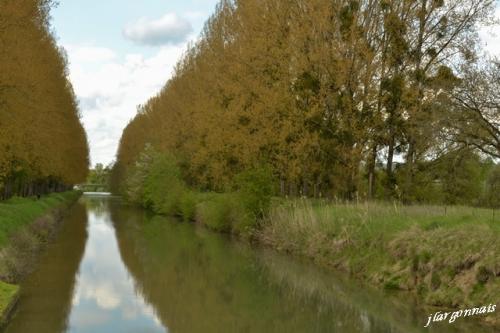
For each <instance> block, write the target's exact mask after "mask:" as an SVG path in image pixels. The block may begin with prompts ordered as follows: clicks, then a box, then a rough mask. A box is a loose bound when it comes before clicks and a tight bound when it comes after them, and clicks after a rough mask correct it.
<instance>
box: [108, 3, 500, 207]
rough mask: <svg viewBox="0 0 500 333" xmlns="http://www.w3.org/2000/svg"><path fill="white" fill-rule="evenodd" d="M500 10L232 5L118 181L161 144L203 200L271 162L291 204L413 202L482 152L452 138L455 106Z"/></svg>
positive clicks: (124, 162) (163, 100)
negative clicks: (327, 199)
mask: <svg viewBox="0 0 500 333" xmlns="http://www.w3.org/2000/svg"><path fill="white" fill-rule="evenodd" d="M494 8H495V3H494V1H491V0H454V1H445V0H418V1H413V0H398V1H387V0H359V1H353V0H334V1H324V0H307V1H305V0H304V1H303V0H296V1H285V0H234V1H231V0H223V1H221V2H220V3H219V5H218V6H217V9H216V12H215V13H214V14H213V16H212V17H211V18H210V19H209V20H208V22H207V23H206V26H205V28H204V30H203V32H202V34H201V36H200V39H199V40H198V41H197V42H196V43H195V44H194V45H192V46H191V47H190V48H189V49H188V50H187V52H186V54H185V55H184V57H183V59H182V60H181V61H180V62H179V63H178V66H177V68H176V71H175V74H174V76H173V77H172V79H170V80H169V81H168V82H167V84H166V85H165V86H164V88H163V89H162V91H161V92H160V93H159V94H158V95H157V96H155V97H153V98H151V99H150V100H149V101H148V102H147V103H146V104H145V105H143V106H142V107H140V109H139V111H138V114H137V116H136V117H135V119H133V121H131V122H130V124H129V125H128V126H127V128H126V129H125V131H124V133H123V136H122V138H121V142H120V147H119V151H118V154H117V162H116V164H115V168H114V170H115V172H114V175H113V179H114V182H115V184H116V183H123V179H124V178H126V177H127V172H129V170H130V169H131V168H132V167H133V166H134V163H135V162H136V160H137V158H138V156H139V154H140V153H141V151H143V149H144V147H145V146H146V145H147V144H151V145H152V146H153V147H154V148H156V149H158V150H160V151H164V152H169V153H173V154H175V155H176V156H178V157H179V158H180V160H181V161H182V167H183V170H184V174H185V177H186V179H187V180H188V182H189V183H190V184H191V185H194V186H197V187H198V188H202V189H212V190H223V189H225V188H226V187H227V185H228V184H229V183H230V182H231V179H232V178H233V177H234V175H235V174H237V173H239V172H241V171H242V170H245V169H247V168H251V167H253V166H255V165H261V164H267V165H270V166H271V167H272V170H273V173H274V176H275V179H276V180H277V184H279V185H278V186H277V187H279V188H280V189H281V192H282V193H283V194H292V195H293V194H298V193H301V194H303V195H311V196H312V195H314V196H318V195H320V194H322V195H330V196H338V197H342V198H346V199H354V198H356V197H357V196H366V197H373V196H374V195H375V192H376V189H375V187H376V184H381V185H379V187H382V188H383V189H384V191H383V193H384V194H385V195H389V196H398V197H401V198H403V199H406V200H408V201H410V200H412V195H413V194H412V191H413V189H414V188H416V187H418V186H419V185H420V183H421V182H422V180H421V179H419V172H420V171H421V169H422V168H425V167H427V166H429V165H433V164H432V163H433V162H436V161H439V160H440V159H441V158H443V156H444V157H445V156H447V154H449V153H456V152H460V151H462V150H466V151H469V150H471V149H472V150H474V149H476V147H473V146H470V145H469V144H467V141H464V140H463V138H462V136H455V135H447V133H450V131H451V129H450V127H451V125H450V122H449V121H445V120H447V119H449V115H450V114H449V112H450V111H451V110H454V111H457V110H458V111H457V112H462V111H463V105H462V106H459V105H457V103H456V98H453V96H454V93H455V91H456V90H457V89H459V88H460V89H466V88H467V87H466V86H465V85H463V81H462V80H461V79H462V76H463V74H464V72H463V71H462V70H461V68H465V67H467V66H468V64H470V63H474V62H475V60H476V59H477V57H476V51H477V47H476V46H477V42H478V37H477V27H478V24H480V23H481V24H484V23H488V22H489V21H490V19H491V17H492V14H493V11H494ZM497 112H498V109H497ZM496 115H497V117H498V113H496ZM467 119H469V118H467ZM497 124H498V123H497ZM453 125H456V124H453ZM472 126H475V124H472ZM462 127H463V126H462ZM457 138H460V139H461V140H457ZM496 139H498V136H497V137H496ZM464 142H465V143H464ZM475 142H478V143H477V144H478V145H480V144H481V143H480V142H481V141H480V140H476V141H475ZM496 149H498V146H497V147H496ZM396 157H398V158H396ZM396 160H398V161H396ZM399 160H401V162H400V161H399ZM428 178H429V179H430V178H431V177H428ZM429 179H427V180H426V181H427V182H428V183H431V184H432V182H435V179H430V180H429ZM419 182H420V183H419ZM423 192H425V191H423Z"/></svg>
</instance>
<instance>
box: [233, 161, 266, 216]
mask: <svg viewBox="0 0 500 333" xmlns="http://www.w3.org/2000/svg"><path fill="white" fill-rule="evenodd" d="M234 187H235V189H236V191H237V194H238V199H239V200H240V201H241V202H242V203H243V205H244V206H245V208H246V210H247V211H248V212H249V213H251V214H253V216H254V217H255V218H262V217H263V216H264V215H265V214H266V213H267V212H268V210H269V206H270V202H271V197H272V194H273V177H272V172H271V169H270V168H267V167H260V168H255V169H249V170H246V171H243V172H242V173H240V174H239V175H237V176H236V178H235V186H234Z"/></svg>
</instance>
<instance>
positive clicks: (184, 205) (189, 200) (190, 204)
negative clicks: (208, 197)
mask: <svg viewBox="0 0 500 333" xmlns="http://www.w3.org/2000/svg"><path fill="white" fill-rule="evenodd" d="M199 197H201V196H199V195H197V194H196V193H195V192H193V191H190V190H186V191H184V192H182V194H181V196H180V198H179V212H180V215H181V216H182V218H183V220H184V221H186V222H187V221H192V220H194V219H195V213H196V204H197V203H198V200H199Z"/></svg>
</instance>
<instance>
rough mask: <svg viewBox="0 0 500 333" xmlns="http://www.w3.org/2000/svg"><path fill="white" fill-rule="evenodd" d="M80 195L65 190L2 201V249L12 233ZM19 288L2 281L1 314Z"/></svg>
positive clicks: (0, 224)
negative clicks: (37, 196) (36, 197)
mask: <svg viewBox="0 0 500 333" xmlns="http://www.w3.org/2000/svg"><path fill="white" fill-rule="evenodd" d="M78 195H79V194H78V193H77V192H65V193H54V194H50V195H48V196H45V197H42V198H41V199H40V200H35V199H33V198H12V199H10V200H7V201H4V202H0V249H3V248H4V247H5V246H6V245H7V244H8V241H9V236H10V235H12V234H13V233H15V232H16V231H18V230H20V229H21V228H22V227H24V226H26V225H29V224H30V223H32V222H33V221H35V220H36V219H37V218H39V217H41V216H43V215H45V214H47V213H48V212H49V211H50V210H51V209H53V208H56V207H58V206H60V205H62V204H63V203H66V202H69V201H70V200H72V199H75V198H76V197H77V196H78ZM18 288H19V287H18V286H16V285H11V284H6V283H3V282H1V281H0V314H2V313H3V312H4V310H5V309H6V307H7V306H8V305H9V304H10V302H11V300H12V298H13V297H14V296H15V295H16V293H17V291H18Z"/></svg>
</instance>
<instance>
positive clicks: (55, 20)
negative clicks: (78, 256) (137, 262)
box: [52, 0, 500, 165]
mask: <svg viewBox="0 0 500 333" xmlns="http://www.w3.org/2000/svg"><path fill="white" fill-rule="evenodd" d="M59 2H60V3H59V5H58V6H57V7H56V8H55V9H53V11H52V26H53V29H54V30H55V35H56V37H57V39H58V44H59V45H60V46H62V47H64V49H65V50H66V52H67V55H68V60H69V75H70V80H71V82H72V84H73V88H74V90H75V93H76V96H77V98H78V100H79V105H80V112H81V115H82V122H83V124H84V127H85V129H86V131H87V136H88V140H89V145H90V154H91V163H92V165H95V164H96V163H103V164H105V165H107V164H109V163H110V162H112V161H113V160H114V158H115V155H116V150H117V148H118V142H119V140H120V136H121V133H122V131H123V129H124V128H125V126H126V125H127V124H128V122H129V121H130V120H131V119H132V118H133V117H134V116H135V114H136V112H137V106H138V105H140V104H144V103H145V102H146V101H147V100H148V99H149V98H150V97H153V96H154V95H155V94H156V93H158V92H159V90H160V89H161V87H162V86H163V85H164V84H165V83H166V82H167V80H168V79H169V78H170V77H171V75H172V71H173V68H174V66H175V64H176V63H177V61H178V60H179V59H180V57H181V56H182V54H183V52H184V51H185V50H186V49H187V45H188V43H189V42H190V41H194V40H196V38H197V37H198V36H199V34H200V32H201V30H202V28H203V24H204V22H205V21H206V20H207V19H208V18H209V16H210V15H211V14H212V13H213V12H214V10H215V6H216V4H217V2H218V0H147V1H144V0H105V1H103V0H60V1H59ZM499 3H500V2H499ZM496 16H497V17H498V18H499V20H500V4H499V6H498V10H497V12H496ZM481 37H482V40H483V42H484V43H485V48H486V49H487V50H488V51H490V52H491V53H493V54H496V55H498V56H500V28H499V27H496V28H486V29H482V31H481Z"/></svg>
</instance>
